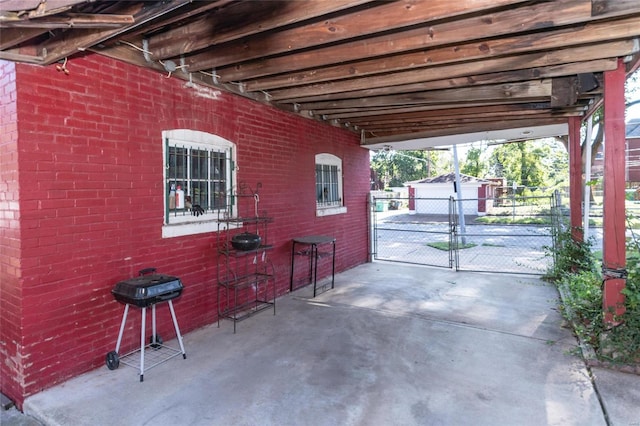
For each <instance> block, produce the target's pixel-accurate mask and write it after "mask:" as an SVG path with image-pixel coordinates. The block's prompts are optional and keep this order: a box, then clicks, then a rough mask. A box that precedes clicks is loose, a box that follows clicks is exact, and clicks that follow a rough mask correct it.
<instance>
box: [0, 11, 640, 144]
mask: <svg viewBox="0 0 640 426" xmlns="http://www.w3.org/2000/svg"><path fill="white" fill-rule="evenodd" d="M0 30H1V31H2V33H1V37H0V59H7V60H11V61H16V62H28V63H34V64H40V65H47V64H52V63H55V62H56V61H60V60H62V59H64V58H69V60H71V61H73V55H74V54H75V53H77V52H81V51H87V50H88V51H91V52H96V53H99V54H102V55H106V56H109V57H112V58H115V59H118V60H121V61H124V62H127V63H131V64H135V65H136V66H142V67H147V68H150V69H153V70H155V71H158V72H162V73H170V74H171V76H172V77H173V78H178V79H183V80H185V81H190V82H192V83H193V84H197V85H200V86H209V87H211V88H215V89H220V90H223V91H227V92H232V93H236V94H238V95H241V96H245V97H249V98H251V99H254V100H256V101H259V102H265V103H269V104H271V105H273V106H276V107H278V108H281V109H284V110H287V111H290V112H293V113H297V114H299V115H301V116H303V117H307V118H310V119H315V120H323V121H326V122H327V123H330V124H332V125H336V126H342V127H344V128H346V129H349V130H351V131H356V132H358V133H361V132H362V135H363V136H364V138H363V140H365V141H366V142H367V143H374V142H375V141H381V140H386V141H389V140H401V139H402V138H413V137H416V136H419V135H435V136H442V135H447V134H454V133H468V132H477V131H490V130H495V129H505V128H510V127H512V128H518V127H515V126H527V125H529V126H530V125H536V124H538V125H547V124H556V123H566V121H567V118H568V117H576V116H578V117H579V116H582V115H584V114H589V113H590V112H591V111H592V110H593V108H594V107H595V106H597V105H598V104H599V102H600V99H601V96H602V87H601V86H602V84H601V83H602V79H603V77H602V75H603V73H605V72H609V71H612V70H614V69H616V67H617V63H618V60H619V59H620V58H624V61H625V63H626V70H627V72H631V71H633V70H635V69H637V68H638V66H639V65H638V64H640V42H639V39H640V3H639V2H638V1H637V0H554V1H546V0H461V1H455V2H452V1H450V0H430V1H426V0H396V1H377V0H335V1H325V0H305V1H289V0H273V1H239V0H216V1H208V2H193V1H190V0H162V1H161V0H148V1H141V0H131V1H115V2H114V1H101V0H92V1H86V0H59V1H56V2H54V1H40V0H24V1H13V0H6V1H4V2H0ZM483 129H484V130H483ZM371 141H374V142H371Z"/></svg>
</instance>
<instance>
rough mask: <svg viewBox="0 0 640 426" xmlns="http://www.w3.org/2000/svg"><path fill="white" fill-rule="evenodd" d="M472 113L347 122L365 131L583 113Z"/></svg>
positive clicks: (483, 110) (405, 116) (570, 110)
mask: <svg viewBox="0 0 640 426" xmlns="http://www.w3.org/2000/svg"><path fill="white" fill-rule="evenodd" d="M473 110H474V113H467V114H456V115H450V116H446V115H440V116H433V115H431V114H429V113H425V112H423V113H421V114H419V115H416V114H415V113H414V114H411V115H403V114H394V115H392V116H389V117H379V118H377V119H376V120H375V121H373V120H358V119H350V120H349V122H350V123H351V124H353V125H357V126H360V127H363V128H366V129H370V128H374V127H375V126H390V125H398V124H406V123H416V122H417V123H421V124H433V125H438V124H448V123H466V122H473V121H489V120H495V119H496V118H498V119H500V120H519V119H525V118H528V117H534V118H536V117H541V116H548V117H552V116H553V117H567V116H573V115H580V114H582V113H583V110H582V109H578V108H573V109H566V110H562V111H560V112H555V111H552V110H544V111H536V110H527V111H509V112H493V113H487V112H486V111H485V110H486V108H474V109H473Z"/></svg>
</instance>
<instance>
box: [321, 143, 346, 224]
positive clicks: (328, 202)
mask: <svg viewBox="0 0 640 426" xmlns="http://www.w3.org/2000/svg"><path fill="white" fill-rule="evenodd" d="M316 212H317V214H318V216H324V215H329V214H338V213H345V212H346V207H344V204H343V201H342V160H341V159H340V158H339V157H336V156H335V155H332V154H326V153H323V154H317V155H316Z"/></svg>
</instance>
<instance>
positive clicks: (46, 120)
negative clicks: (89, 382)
mask: <svg viewBox="0 0 640 426" xmlns="http://www.w3.org/2000/svg"><path fill="white" fill-rule="evenodd" d="M67 68H68V69H69V71H70V74H69V75H65V74H63V73H59V72H57V71H56V70H55V67H44V68H43V67H37V66H29V65H16V69H17V90H18V123H19V132H20V133H19V134H20V138H19V141H18V154H19V156H18V158H19V161H18V164H19V169H20V207H21V215H20V217H19V219H20V232H21V233H20V241H21V244H22V255H21V257H20V259H18V260H19V265H20V268H21V273H22V279H21V280H20V282H19V286H18V287H20V288H18V289H16V290H20V291H21V295H20V297H19V298H18V299H19V300H18V301H17V302H16V303H18V305H19V304H20V303H21V307H20V305H19V306H18V309H17V310H18V312H19V313H20V318H19V319H20V320H21V321H22V329H21V331H22V349H21V350H22V352H23V353H22V358H21V362H22V365H21V366H15V367H12V368H11V370H13V371H10V373H11V375H12V376H13V377H17V376H16V374H17V372H18V370H20V369H22V370H23V373H22V374H23V378H22V379H21V383H20V386H21V387H22V393H21V394H20V395H15V394H12V395H10V396H12V397H14V398H16V399H17V400H18V402H19V403H21V400H22V398H23V397H24V396H25V395H29V394H32V393H35V392H37V391H39V390H41V389H43V388H45V387H48V386H51V385H53V384H55V383H58V382H60V381H63V380H65V379H67V378H70V377H72V376H74V375H77V374H79V373H82V372H84V371H87V370H90V369H93V368H96V367H103V366H104V356H105V354H106V353H107V352H109V351H111V350H113V349H114V347H115V340H116V337H117V334H118V326H119V323H120V319H121V315H122V305H120V304H118V303H117V302H115V301H114V300H113V298H112V296H111V294H110V290H111V289H112V288H113V285H114V284H115V283H116V282H118V281H121V280H123V279H126V278H129V277H132V276H135V275H136V274H137V271H138V270H139V269H141V268H144V267H148V266H155V267H157V268H158V269H159V271H160V272H163V273H167V274H172V275H176V276H179V277H180V278H181V279H182V281H183V283H184V285H185V291H184V293H183V296H182V297H181V298H180V299H178V300H176V301H175V302H174V305H175V308H176V314H177V316H178V321H179V323H180V328H181V331H183V333H184V332H188V331H190V330H193V329H195V328H198V327H201V326H203V325H205V324H208V323H211V322H213V321H214V320H216V299H215V297H216V296H215V295H216V292H215V277H216V270H215V268H216V266H215V265H216V259H215V256H216V250H215V247H216V238H217V236H216V234H215V233H213V234H201V235H196V236H190V237H178V238H170V239H162V238H161V227H162V220H163V188H164V187H163V182H162V139H161V131H162V130H167V129H176V128H189V129H193V130H200V131H205V132H210V133H214V134H218V135H220V136H222V137H223V138H225V139H228V140H230V141H232V142H234V143H236V144H237V150H238V165H239V172H238V180H239V181H245V182H247V183H248V184H250V185H255V184H256V183H257V182H261V183H262V189H261V191H260V201H261V204H260V207H261V210H262V209H265V210H266V211H267V212H268V214H269V215H270V216H273V217H274V218H275V222H274V223H273V225H272V226H271V227H270V232H269V237H270V240H271V241H270V242H273V243H274V244H275V248H274V250H273V251H272V252H271V255H272V258H273V261H274V265H275V269H276V272H277V288H278V293H279V294H283V293H284V292H286V291H287V290H288V285H289V268H290V263H289V262H290V250H291V245H290V240H291V238H292V237H293V236H297V235H304V234H332V235H335V236H336V237H337V239H338V245H337V247H338V256H337V263H336V268H337V270H338V271H340V270H344V269H347V268H350V267H353V266H355V265H357V264H360V263H363V262H365V261H366V259H367V224H366V196H367V191H368V186H369V154H368V151H366V150H364V149H362V148H360V147H359V138H358V136H357V135H354V134H352V133H350V132H347V131H344V130H340V129H337V128H334V127H331V126H328V125H324V124H320V123H317V122H313V121H311V120H306V119H302V118H299V117H297V116H295V115H292V114H288V113H285V112H282V111H279V110H277V109H273V108H270V107H267V106H264V105H261V104H258V103H255V102H252V101H249V100H246V99H243V98H240V97H237V96H234V95H230V94H223V93H219V94H216V96H208V97H203V96H199V95H198V93H197V92H196V91H195V90H193V89H187V88H184V82H183V81H181V80H177V79H175V78H171V79H167V78H166V77H165V75H162V74H158V73H154V72H151V71H148V70H145V69H142V68H138V67H134V66H129V65H126V64H123V63H119V62H116V61H113V60H111V59H107V58H103V57H100V56H97V55H88V56H84V57H80V58H77V59H72V60H70V61H69V62H68V64H67ZM3 81H4V80H3ZM3 105H4V103H3ZM9 121H11V120H9ZM4 140H5V139H4V136H3V141H4ZM13 144H14V145H15V142H13ZM14 151H15V149H14ZM320 152H329V153H332V154H334V155H337V156H339V157H341V158H342V159H343V166H344V167H343V168H344V193H345V204H346V205H347V207H348V213H347V214H345V215H338V216H329V217H324V218H318V217H316V216H315V187H314V182H315V181H314V179H315V178H314V176H315V175H314V171H315V169H314V157H315V154H317V153H320ZM3 158H4V155H3ZM14 162H15V161H14ZM13 169H14V170H15V164H14V165H13ZM2 184H3V183H0V185H2ZM4 185H6V183H4ZM3 192H5V191H3ZM6 193H7V194H12V193H14V194H15V192H12V191H11V190H8V191H6ZM14 196H17V194H15V195H14ZM0 202H4V201H3V200H2V199H0ZM3 206H4V207H3ZM6 207H7V206H6V204H1V205H0V211H2V209H3V208H5V211H6ZM0 214H6V213H0ZM16 219H17V218H16ZM3 228H4V227H3ZM16 232H17V231H16ZM347 242H349V243H348V244H347ZM324 273H326V271H324ZM3 282H4V281H3ZM14 287H16V286H15V285H14ZM18 294H19V293H18ZM163 308H164V309H165V310H166V307H163V306H159V308H158V309H159V312H158V320H159V332H160V334H164V335H165V336H168V337H169V338H171V336H172V335H173V332H172V326H171V324H170V320H169V315H168V313H167V312H166V311H165V310H163ZM131 317H135V318H133V319H132V320H130V321H129V326H128V329H127V331H125V341H124V343H123V347H124V348H127V347H135V346H136V345H137V344H139V343H138V342H139V341H138V339H139V337H138V331H137V330H139V325H138V324H137V323H136V322H137V321H139V313H138V312H137V310H136V311H134V314H133V315H130V318H131ZM252 320H253V321H260V317H259V316H258V317H255V319H252ZM187 350H188V348H187ZM121 351H122V350H121ZM103 368H106V367H103ZM4 386H5V385H3V387H4ZM3 391H4V389H3Z"/></svg>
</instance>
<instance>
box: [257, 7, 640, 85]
mask: <svg viewBox="0 0 640 426" xmlns="http://www.w3.org/2000/svg"><path fill="white" fill-rule="evenodd" d="M638 36H640V16H635V17H632V18H625V19H622V20H619V21H615V22H610V23H602V22H601V23H593V24H587V25H584V26H580V27H577V28H562V29H559V30H553V31H543V32H536V33H527V34H524V35H520V36H513V37H505V38H498V39H493V40H483V41H473V42H470V43H464V44H459V45H456V46H453V47H439V48H434V49H428V50H424V51H420V52H415V53H409V54H405V55H398V56H393V57H389V58H388V59H386V60H383V59H380V60H378V61H377V62H378V67H377V69H376V68H373V67H372V66H373V65H374V62H373V60H367V61H363V62H364V63H360V64H358V63H353V64H345V65H337V66H331V67H326V68H322V69H317V70H309V71H306V72H301V73H293V74H282V75H279V76H273V77H268V78H261V79H257V80H253V81H247V82H246V84H247V90H273V89H278V88H282V87H292V86H301V85H307V84H314V83H319V82H322V81H333V80H338V79H349V78H354V77H367V76H369V74H372V73H381V72H389V70H395V69H398V66H399V64H402V65H403V66H404V69H406V68H407V67H409V68H417V67H418V64H419V66H420V67H423V68H428V67H430V66H434V65H436V64H440V65H444V64H450V63H457V62H466V61H472V60H480V59H483V60H487V59H491V58H497V57H500V56H505V55H509V56H514V55H516V54H526V53H533V52H540V51H554V50H560V49H570V48H573V49H577V48H578V47H579V46H585V49H589V47H588V46H586V45H589V44H597V43H604V42H608V41H610V40H616V39H618V40H620V39H627V40H630V39H633V38H635V37H638ZM565 53H570V51H566V52H565ZM600 55H601V57H602V54H600ZM563 62H570V61H566V60H565V61H563ZM513 65H514V66H517V64H513ZM358 67H360V68H358ZM355 70H358V71H355ZM417 72H418V73H421V70H420V71H417ZM384 76H385V80H386V81H388V83H387V84H384V85H388V84H394V83H395V84H406V83H408V82H406V81H397V80H396V81H389V79H390V77H389V76H394V74H391V73H390V74H384ZM419 81H421V80H419ZM369 87H371V86H369ZM364 88H366V87H361V89H364ZM352 90H356V89H352Z"/></svg>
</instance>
